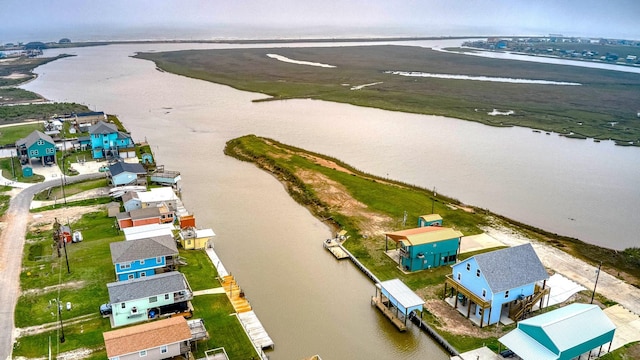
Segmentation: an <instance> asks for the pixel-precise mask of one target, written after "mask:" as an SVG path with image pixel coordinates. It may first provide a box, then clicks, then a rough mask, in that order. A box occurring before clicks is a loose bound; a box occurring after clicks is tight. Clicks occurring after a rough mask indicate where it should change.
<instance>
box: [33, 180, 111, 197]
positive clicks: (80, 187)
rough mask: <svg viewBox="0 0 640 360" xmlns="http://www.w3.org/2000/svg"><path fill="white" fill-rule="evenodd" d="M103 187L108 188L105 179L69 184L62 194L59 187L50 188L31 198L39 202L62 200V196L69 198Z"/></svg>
mask: <svg viewBox="0 0 640 360" xmlns="http://www.w3.org/2000/svg"><path fill="white" fill-rule="evenodd" d="M105 186H108V184H107V179H106V178H104V179H97V180H88V181H83V182H77V183H71V184H67V185H65V187H64V194H63V192H62V187H61V186H56V187H53V188H50V189H48V190H45V191H42V192H40V193H38V194H36V195H35V196H34V197H33V199H34V200H40V201H46V200H53V199H62V197H63V195H64V196H71V195H75V194H79V193H81V192H83V191H87V190H91V189H96V188H100V187H105Z"/></svg>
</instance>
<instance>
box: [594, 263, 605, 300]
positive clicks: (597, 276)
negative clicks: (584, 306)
mask: <svg viewBox="0 0 640 360" xmlns="http://www.w3.org/2000/svg"><path fill="white" fill-rule="evenodd" d="M601 268H602V261H600V265H598V270H596V283H595V284H594V285H593V293H592V294H591V303H592V304H593V297H594V296H595V295H596V287H597V286H598V278H599V277H600V269H601Z"/></svg>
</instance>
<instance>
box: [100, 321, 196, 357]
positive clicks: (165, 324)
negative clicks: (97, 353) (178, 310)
mask: <svg viewBox="0 0 640 360" xmlns="http://www.w3.org/2000/svg"><path fill="white" fill-rule="evenodd" d="M103 337H104V345H105V348H106V350H107V357H108V358H109V359H119V360H127V359H139V358H140V357H144V358H145V359H146V360H156V359H158V360H159V359H166V358H171V357H174V356H180V355H186V354H188V353H189V351H190V347H189V340H191V330H190V329H189V325H188V323H187V320H186V319H185V318H184V317H182V316H177V317H172V318H168V319H164V320H158V321H153V322H149V323H146V324H142V325H137V326H131V327H128V328H124V329H119V330H113V331H108V332H105V333H104V334H103Z"/></svg>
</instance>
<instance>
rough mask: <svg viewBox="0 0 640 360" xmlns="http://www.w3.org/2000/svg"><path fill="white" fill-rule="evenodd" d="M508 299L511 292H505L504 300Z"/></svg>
mask: <svg viewBox="0 0 640 360" xmlns="http://www.w3.org/2000/svg"><path fill="white" fill-rule="evenodd" d="M508 297H509V290H507V291H505V292H504V298H505V299H506V298H508Z"/></svg>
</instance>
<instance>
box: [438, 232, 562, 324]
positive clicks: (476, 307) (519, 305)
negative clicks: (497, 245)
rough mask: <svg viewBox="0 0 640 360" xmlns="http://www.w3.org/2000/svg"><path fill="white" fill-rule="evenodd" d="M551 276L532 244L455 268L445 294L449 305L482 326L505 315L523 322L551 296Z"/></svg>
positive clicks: (450, 275) (462, 263) (511, 248)
mask: <svg viewBox="0 0 640 360" xmlns="http://www.w3.org/2000/svg"><path fill="white" fill-rule="evenodd" d="M548 278H549V274H548V273H547V271H546V270H545V268H544V266H543V265H542V262H540V259H539V258H538V255H536V252H535V251H534V249H533V246H531V244H523V245H519V246H514V247H510V248H506V249H501V250H496V251H491V252H488V253H484V254H478V255H475V256H472V257H470V258H468V259H465V260H463V261H461V262H459V263H457V264H455V265H453V266H452V273H451V274H449V275H447V277H446V279H445V284H444V294H445V297H446V299H445V300H447V302H449V304H451V305H452V306H453V307H454V308H456V309H458V311H460V312H461V313H463V314H464V315H465V316H466V317H467V318H470V319H471V320H472V321H473V322H474V323H477V324H478V325H479V326H480V327H482V326H483V325H485V324H486V325H491V324H495V323H497V322H498V321H500V318H501V316H502V315H503V312H504V315H505V318H507V317H508V318H511V319H513V320H516V321H518V320H520V319H522V318H523V317H524V316H526V315H528V314H529V313H530V312H531V311H532V310H533V307H534V306H539V307H540V308H542V307H543V305H544V299H545V297H547V296H548V295H549V291H550V288H549V287H548V286H546V280H547V279H548Z"/></svg>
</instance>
